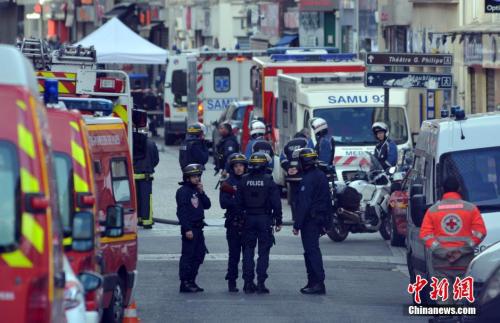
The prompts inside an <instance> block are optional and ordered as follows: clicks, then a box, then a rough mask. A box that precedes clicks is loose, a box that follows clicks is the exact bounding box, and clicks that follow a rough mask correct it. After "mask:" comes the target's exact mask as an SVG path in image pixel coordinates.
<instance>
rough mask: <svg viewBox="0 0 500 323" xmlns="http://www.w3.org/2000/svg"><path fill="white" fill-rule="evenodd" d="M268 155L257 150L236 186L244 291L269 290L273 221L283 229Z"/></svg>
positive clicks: (276, 226)
mask: <svg viewBox="0 0 500 323" xmlns="http://www.w3.org/2000/svg"><path fill="white" fill-rule="evenodd" d="M267 167H268V156H267V155H266V154H265V153H261V152H258V153H254V154H252V155H251V156H250V160H249V166H248V168H249V174H246V175H245V176H243V179H242V180H241V182H240V183H239V184H238V186H237V190H236V203H237V205H238V207H239V208H240V210H241V211H240V212H242V213H243V217H244V221H245V224H244V229H243V279H244V281H245V285H244V287H243V290H244V291H245V293H247V294H249V293H254V292H257V293H260V294H262V293H269V289H267V288H266V285H265V284H264V282H265V281H266V279H267V268H268V267H269V251H270V250H271V247H272V245H273V243H274V237H273V225H274V226H275V230H276V232H279V231H280V230H281V225H282V211H281V199H280V191H279V188H278V186H277V185H276V183H275V182H274V181H273V178H272V177H271V175H269V174H267ZM257 241H258V243H259V249H258V254H259V258H258V260H257V270H256V271H257V282H258V284H257V285H255V283H254V277H255V272H254V269H255V262H254V253H255V247H256V245H257Z"/></svg>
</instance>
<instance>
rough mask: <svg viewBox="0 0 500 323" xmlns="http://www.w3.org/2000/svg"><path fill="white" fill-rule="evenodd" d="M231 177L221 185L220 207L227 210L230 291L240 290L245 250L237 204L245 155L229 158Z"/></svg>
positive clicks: (243, 171) (244, 170)
mask: <svg viewBox="0 0 500 323" xmlns="http://www.w3.org/2000/svg"><path fill="white" fill-rule="evenodd" d="M228 164H229V177H227V179H226V180H224V181H223V182H222V184H221V185H220V195H219V201H220V207H221V208H222V209H225V210H226V214H225V217H226V221H225V223H224V226H225V227H226V239H227V245H228V249H229V257H228V264H227V274H226V280H227V285H228V289H229V292H238V288H236V279H237V278H238V263H239V262H240V255H241V253H242V252H243V241H242V231H243V221H242V220H243V218H242V217H241V214H240V213H239V212H238V207H237V205H236V189H237V186H238V184H239V183H240V181H241V178H242V176H243V174H245V172H246V170H247V166H248V161H247V159H246V158H245V155H243V154H240V153H234V154H232V155H230V156H229V158H228Z"/></svg>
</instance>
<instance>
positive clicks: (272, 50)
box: [267, 47, 339, 55]
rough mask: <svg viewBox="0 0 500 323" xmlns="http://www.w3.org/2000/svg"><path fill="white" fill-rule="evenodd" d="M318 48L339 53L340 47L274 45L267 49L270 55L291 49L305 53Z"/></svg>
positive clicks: (330, 52)
mask: <svg viewBox="0 0 500 323" xmlns="http://www.w3.org/2000/svg"><path fill="white" fill-rule="evenodd" d="M318 50H323V51H325V52H326V53H327V54H337V53H338V52H339V49H338V48H337V47H272V48H269V49H268V50H267V54H268V55H274V54H286V53H287V52H289V53H290V52H291V51H294V52H295V51H301V52H304V53H307V52H317V51H318Z"/></svg>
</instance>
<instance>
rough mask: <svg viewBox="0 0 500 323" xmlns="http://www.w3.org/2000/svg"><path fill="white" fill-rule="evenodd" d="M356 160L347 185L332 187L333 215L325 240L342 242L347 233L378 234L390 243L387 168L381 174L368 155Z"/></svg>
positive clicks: (380, 167)
mask: <svg viewBox="0 0 500 323" xmlns="http://www.w3.org/2000/svg"><path fill="white" fill-rule="evenodd" d="M360 157H361V158H358V160H359V161H360V162H359V170H358V171H357V172H356V173H355V175H354V177H353V179H352V180H351V181H348V182H346V183H345V184H344V183H341V182H336V183H335V185H334V190H333V191H334V193H333V198H332V199H333V203H334V207H333V210H334V214H333V217H332V226H331V229H330V230H329V231H328V232H327V234H328V237H330V239H332V240H333V241H335V242H341V241H344V240H345V239H346V238H347V236H348V235H349V232H351V233H366V232H377V231H378V232H380V234H381V236H382V237H383V238H384V239H385V240H388V239H390V232H391V223H390V219H389V212H388V204H389V197H390V192H391V178H390V176H391V173H393V172H394V170H395V169H394V168H391V169H390V170H389V171H388V173H386V171H384V169H383V167H382V165H380V163H379V161H378V160H377V159H376V158H375V157H374V156H373V155H372V154H370V153H364V154H363V155H362V156H360Z"/></svg>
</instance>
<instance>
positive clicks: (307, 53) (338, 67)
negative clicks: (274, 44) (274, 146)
mask: <svg viewBox="0 0 500 323" xmlns="http://www.w3.org/2000/svg"><path fill="white" fill-rule="evenodd" d="M333 52H336V50H334V49H332V48H324V49H322V48H318V49H301V48H297V49H276V50H273V49H270V50H269V52H268V54H270V55H268V56H262V57H254V58H253V60H254V61H255V62H256V66H255V67H254V68H253V69H252V72H251V87H252V92H253V102H254V105H255V110H254V112H257V111H258V112H259V113H258V114H256V116H258V117H262V118H263V119H264V121H265V123H266V125H267V127H268V131H269V135H270V136H269V138H268V139H269V140H272V142H274V143H276V141H277V140H279V129H278V128H277V126H276V118H277V113H276V107H277V104H276V101H277V98H278V77H277V76H278V74H288V75H295V74H308V75H312V74H324V73H338V72H351V73H352V72H364V71H365V65H364V62H363V61H361V60H359V59H357V58H356V55H355V54H337V53H333ZM247 131H248V129H247ZM242 145H246V142H245V143H243V144H242Z"/></svg>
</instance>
